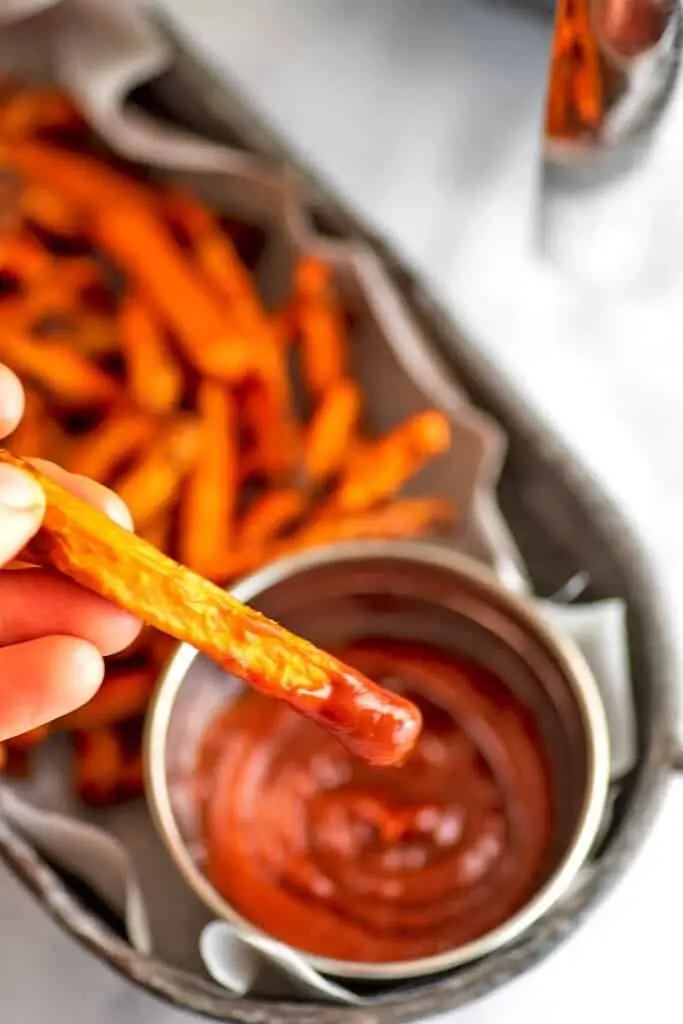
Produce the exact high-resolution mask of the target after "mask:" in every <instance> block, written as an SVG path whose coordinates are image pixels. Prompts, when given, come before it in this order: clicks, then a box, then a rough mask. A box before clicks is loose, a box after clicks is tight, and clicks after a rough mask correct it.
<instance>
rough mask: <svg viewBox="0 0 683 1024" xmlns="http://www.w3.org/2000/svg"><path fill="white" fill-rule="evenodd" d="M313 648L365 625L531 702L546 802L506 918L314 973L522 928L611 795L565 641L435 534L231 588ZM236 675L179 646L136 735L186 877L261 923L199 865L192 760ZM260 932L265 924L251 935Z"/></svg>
mask: <svg viewBox="0 0 683 1024" xmlns="http://www.w3.org/2000/svg"><path fill="white" fill-rule="evenodd" d="M234 593H235V595H236V596H237V597H238V598H239V599H240V600H242V601H245V602H248V603H249V604H251V605H252V606H253V607H255V608H257V609H258V610H259V611H261V612H264V613H265V614H266V615H268V616H270V617H271V618H274V619H276V620H277V621H279V622H281V623H282V624H283V625H285V626H287V627H288V628H289V629H292V630H294V631H295V632H298V633H301V634H303V635H304V636H307V637H309V638H310V639H312V640H314V641H315V642H316V643H318V644H320V645H322V646H332V645H334V646H336V645H338V644H340V643H344V642H346V641H350V640H353V639H358V638H360V637H364V636H367V635H369V634H370V633H371V634H372V636H374V637H380V638H400V639H403V640H411V639H412V640H417V641H419V642H421V643H427V644H431V645H434V646H436V647H438V648H441V649H442V650H445V651H450V652H453V653H457V654H460V655H463V656H466V657H467V658H470V659H472V660H473V661H475V662H477V663H479V664H480V665H482V666H483V667H484V668H487V669H488V670H489V671H491V672H492V673H493V674H494V675H496V676H497V677H498V678H499V679H500V680H501V681H502V682H503V683H504V684H505V685H507V686H508V687H509V688H510V689H511V690H512V692H513V693H514V694H515V695H516V696H517V697H518V699H520V700H521V701H522V702H523V703H524V704H525V705H526V706H527V707H529V708H531V709H532V711H533V713H534V715H535V717H536V721H537V724H538V726H539V728H540V730H541V734H542V736H543V738H544V741H545V745H546V748H547V753H548V756H549V758H550V770H551V773H552V783H553V791H554V803H555V807H556V814H557V820H556V834H555V836H554V843H553V852H552V863H551V864H550V865H549V868H548V871H547V874H546V877H545V880H544V882H543V883H542V884H541V886H540V888H539V889H538V891H537V892H536V894H535V895H534V896H533V897H532V898H531V900H530V901H529V902H528V903H527V904H526V905H525V906H524V907H522V909H521V910H519V911H518V912H517V913H515V914H514V916H513V917H511V918H510V919H508V920H507V921H506V922H504V923H503V924H502V925H500V926H499V927H497V928H495V929H494V930H492V931H489V932H487V933H486V934H485V935H483V936H481V937H480V938H478V939H476V940H475V941H472V942H469V943H467V944H466V945H462V946H460V947H458V948H456V949H452V950H449V951H447V952H444V953H440V954H438V955H435V956H429V957H424V958H421V959H419V960H414V961H406V962H396V963H355V962H346V961H344V962H342V961H337V960H330V959H327V958H324V957H319V956H313V955H310V954H306V953H303V955H304V956H305V958H306V959H307V960H308V962H309V963H310V964H311V965H312V966H313V967H315V968H316V969H317V970H319V971H321V972H323V973H324V974H327V975H331V976H336V977H345V978H356V979H365V980H368V981H369V980H375V981H381V980H389V979H400V978H415V977H418V976H425V975H428V974H433V973H437V972H441V971H445V970H450V969H452V968H454V967H457V966H460V965H462V964H464V963H467V962H470V961H472V960H474V959H478V958H480V957H482V956H485V955H486V954H489V953H491V952H493V951H494V950H496V949H498V948H500V947H501V946H503V945H504V944H506V943H508V942H510V941H512V940H513V939H516V938H517V937H519V936H520V935H521V934H522V933H523V932H524V931H525V930H526V929H528V928H529V927H530V926H531V925H532V924H533V923H534V922H536V921H537V920H538V919H539V918H540V917H541V916H542V915H544V914H545V913H546V912H547V911H548V910H549V909H550V908H551V907H552V906H553V905H555V904H556V903H557V901H558V900H559V899H560V898H561V897H562V896H563V895H565V893H566V892H567V891H568V889H569V888H570V886H571V885H572V883H573V882H574V881H575V879H576V878H577V875H578V874H579V872H580V870H581V868H582V866H583V865H584V864H585V862H586V860H587V858H588V857H589V856H590V853H591V850H592V848H593V846H594V843H595V841H596V837H597V834H598V830H599V828H600V825H601V821H602V818H603V813H604V809H605V804H606V798H607V789H608V776H609V739H608V731H607V723H606V719H605V714H604V711H603V705H602V700H601V697H600V694H599V691H598V688H597V684H596V682H595V679H594V678H593V676H592V674H591V671H590V669H589V668H588V666H587V664H586V663H585V661H584V660H583V657H582V656H581V654H580V653H579V651H578V650H577V649H576V648H575V647H574V645H573V644H572V643H570V642H568V641H566V640H565V639H563V638H562V637H561V636H559V635H557V634H556V632H555V631H554V630H553V629H552V628H550V627H549V626H548V625H547V623H546V622H545V621H543V620H541V619H540V618H539V616H538V615H537V614H536V612H535V611H534V609H533V607H532V606H531V604H530V603H529V602H528V601H526V600H525V599H522V598H519V597H517V596H514V595H512V594H511V593H509V592H508V591H506V590H505V589H503V588H502V587H501V585H500V584H499V583H498V582H497V581H496V580H495V578H494V577H493V576H492V575H490V574H489V572H488V570H485V569H482V568H481V567H480V566H479V564H478V563H474V562H472V561H471V560H469V559H466V558H464V557H463V556H461V555H458V554H455V553H453V552H452V551H450V550H447V549H444V548H442V547H439V546H436V545H433V544H424V543H406V542H358V543H353V544H348V545H339V546H334V547H331V548H324V549H319V550H317V551H313V552H308V553H305V554H302V555H300V556H296V557H293V558H289V559H287V560H284V561H281V562H278V563H275V564H273V565H270V566H268V567H267V568H264V569H262V570H261V571H260V572H258V573H256V574H254V575H253V576H250V577H249V578H248V579H246V580H244V581H243V582H242V583H240V584H239V586H237V587H236V588H235V590H234ZM241 689H242V684H241V683H240V682H239V681H238V680H236V679H233V678H232V677H230V676H227V675H226V674H225V673H224V672H222V671H221V670H220V669H219V668H218V667H217V666H216V665H214V664H212V663H211V662H209V661H208V659H206V658H205V657H204V656H202V655H199V654H198V653H197V652H196V651H195V650H194V649H193V648H191V647H188V646H182V647H180V648H179V649H178V652H177V653H176V655H175V656H174V657H173V658H172V660H171V662H170V663H169V665H168V667H167V669H166V671H165V673H164V675H163V677H162V679H161V681H160V684H159V687H158V689H157V692H156V695H155V698H154V701H153V703H152V707H151V710H150V715H149V719H148V730H147V739H146V750H145V757H146V773H147V786H148V797H149V803H150V806H151V809H152V813H153V816H154V819H155V822H156V825H157V827H158V829H159V832H160V834H161V836H162V838H163V840H164V842H165V843H166V845H167V847H168V849H169V851H170V853H171V855H172V857H173V859H174V860H175V863H176V865H177V866H178V868H179V869H180V871H181V873H182V874H183V876H184V877H185V879H186V881H187V883H188V884H189V885H190V887H191V888H192V889H193V890H194V891H195V893H196V894H197V895H198V896H199V897H200V899H201V900H202V901H203V902H204V903H205V904H206V905H207V906H208V907H209V908H210V909H211V910H212V911H213V912H214V913H215V914H216V915H217V916H218V917H221V918H224V919H225V920H227V921H230V922H231V923H233V924H234V925H237V926H238V927H241V928H244V929H247V930H251V931H252V932H258V929H255V928H254V926H253V925H251V924H250V923H249V922H248V921H246V920H244V918H242V917H241V916H240V915H239V914H238V913H237V912H236V911H235V910H234V909H233V907H231V906H230V905H229V903H227V902H226V900H225V899H223V897H222V896H221V895H220V893H218V892H217V891H216V889H214V887H213V886H212V884H211V883H210V882H209V881H208V879H207V878H206V876H205V875H204V874H203V872H202V869H201V857H202V840H201V832H200V815H199V806H198V805H199V800H198V797H197V793H196V784H195V779H196V776H195V770H196V764H197V757H198V751H199V748H200V744H201V742H202V739H203V737H204V734H205V730H206V727H207V725H208V724H209V722H210V721H212V720H213V718H214V716H216V715H217V714H219V713H220V711H221V709H223V708H224V707H225V706H226V704H227V703H229V702H231V701H233V700H234V699H235V697H236V696H237V695H238V694H239V692H240V690H241ZM261 934H262V933H261Z"/></svg>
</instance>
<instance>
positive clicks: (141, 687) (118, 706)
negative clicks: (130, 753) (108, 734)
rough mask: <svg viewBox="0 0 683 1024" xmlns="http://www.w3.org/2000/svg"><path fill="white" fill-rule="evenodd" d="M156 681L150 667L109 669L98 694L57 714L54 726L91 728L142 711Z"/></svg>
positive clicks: (122, 719) (87, 730)
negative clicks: (77, 705) (76, 706)
mask: <svg viewBox="0 0 683 1024" xmlns="http://www.w3.org/2000/svg"><path fill="white" fill-rule="evenodd" d="M154 682H155V680H154V674H153V673H152V672H150V670H149V669H148V668H142V669H127V670H121V669H120V670H118V671H117V672H110V673H109V674H108V675H107V678H106V679H105V681H104V683H103V684H102V686H101V687H100V689H99V690H98V691H97V693H96V694H95V696H94V697H93V698H92V699H91V700H90V701H88V703H87V704H84V705H83V707H81V708H78V709H77V710H76V711H71V712H70V713H69V714H68V715H63V716H62V718H58V719H57V721H56V722H55V723H54V728H55V729H60V730H74V731H76V732H90V731H92V730H93V729H102V728H104V727H105V726H109V725H115V724H116V723H117V722H123V721H124V720H125V719H127V718H134V717H136V716H137V715H142V714H143V713H144V711H145V708H146V707H147V702H148V700H149V698H150V696H151V693H152V690H153V689H154Z"/></svg>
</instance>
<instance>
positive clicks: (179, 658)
mask: <svg viewBox="0 0 683 1024" xmlns="http://www.w3.org/2000/svg"><path fill="white" fill-rule="evenodd" d="M379 559H382V560H384V561H387V560H389V561H397V562H408V563H410V564H419V565H423V566H426V567H433V568H438V569H443V570H446V571H448V572H450V573H452V574H453V575H455V576H458V577H460V578H461V579H462V580H463V581H465V582H467V583H469V584H473V585H475V586H477V587H478V588H479V589H480V591H483V592H485V593H487V594H490V595H491V596H492V597H495V600H496V602H497V604H498V605H499V606H500V607H501V608H502V609H503V611H504V612H506V613H508V614H512V615H513V616H515V617H516V618H517V619H518V621H521V622H522V623H523V624H524V625H525V626H526V628H527V629H529V630H530V631H531V632H532V633H535V635H536V638H537V639H538V640H539V641H540V643H541V644H542V645H543V646H545V648H546V650H548V652H549V653H550V654H551V656H552V657H553V659H554V660H555V662H556V664H557V665H558V667H559V669H560V670H561V671H562V674H563V675H564V676H565V678H566V680H567V682H568V683H569V684H570V686H571V690H572V695H573V697H574V699H575V700H576V703H577V706H578V710H579V712H580V715H581V718H582V721H583V726H584V731H585V735H586V739H587V754H588V781H587V784H586V787H585V793H584V797H583V804H582V807H581V811H580V813H579V816H578V821H577V825H576V827H575V829H574V835H573V839H572V841H571V844H570V845H569V847H568V848H567V851H566V852H565V854H564V855H563V857H562V859H561V860H560V862H559V864H558V865H557V867H556V869H555V870H554V871H553V873H552V874H551V876H550V877H549V878H548V879H547V880H546V882H545V883H544V884H543V885H542V886H541V888H540V889H539V890H538V891H537V892H536V893H535V894H534V895H533V896H532V897H531V899H530V900H528V901H527V902H526V903H525V904H524V905H523V906H522V907H521V908H520V909H519V910H518V911H517V912H516V913H515V914H513V915H512V916H511V917H510V918H508V919H507V920H506V921H504V922H503V923H502V924H500V925H498V926H497V927H496V928H493V929H491V930H490V931H488V932H485V933H484V934H483V935H481V936H479V937H478V938H477V939H474V940H472V941H471V942H467V943H465V944H464V945H462V946H458V947H456V948H454V949H451V950H446V951H444V952H441V953H437V954H433V955H431V956H427V957H420V958H418V959H415V960H401V961H389V962H386V963H367V962H364V961H347V960H335V959H331V958H328V957H321V956H316V955H315V954H311V953H309V952H307V951H305V950H301V949H299V948H297V947H295V946H289V945H288V944H287V943H282V944H283V945H285V946H287V948H290V949H293V950H294V951H295V952H296V953H297V954H299V955H300V956H302V957H303V958H304V959H305V960H306V962H307V963H308V964H310V966H311V967H313V968H314V969H316V970H318V971H320V972H321V973H322V974H325V975H329V976H332V977H337V978H348V979H356V980H359V981H377V982H379V981H391V980H393V981H397V980H408V979H416V978H420V977H424V976H426V975H434V974H438V973H441V972H443V971H448V970H453V969H454V968H456V967H461V966H463V965H465V964H467V963H471V962H473V961H475V960H480V959H481V958H482V957H484V956H486V955H488V954H490V953H493V952H495V951H497V950H499V949H501V948H502V947H504V946H507V945H508V944H509V943H511V942H513V940H515V939H518V938H519V937H520V935H521V934H522V933H524V932H525V931H526V930H527V929H529V928H530V927H531V926H532V925H534V924H535V923H536V922H537V921H539V919H540V918H542V917H543V916H544V915H545V914H546V913H548V911H550V910H551V909H552V908H553V907H555V905H556V904H557V903H558V902H559V901H560V900H561V898H562V897H563V896H564V895H566V893H567V891H568V890H569V888H570V887H571V885H572V883H573V882H574V881H575V880H576V879H577V877H578V876H579V874H580V872H581V869H582V867H583V866H584V864H585V863H586V861H587V859H588V857H589V856H590V853H591V850H592V849H593V847H594V845H595V843H596V841H597V839H598V837H599V833H600V829H601V825H602V822H603V816H604V810H605V807H606V804H607V799H608V792H609V785H610V741H609V731H608V725H607V718H606V714H605V710H604V704H603V701H602V697H601V695H600V690H599V687H598V684H597V681H596V680H595V677H594V675H593V672H592V670H591V668H590V667H589V665H588V663H587V661H586V660H585V658H584V656H583V654H582V653H581V651H580V650H579V648H578V647H577V646H576V644H575V643H574V641H573V640H571V639H570V638H569V637H566V636H565V635H564V634H562V633H561V632H559V631H558V630H557V628H556V627H554V626H553V625H551V624H550V623H548V621H547V620H546V619H544V618H543V617H542V616H541V615H540V613H539V612H538V611H537V610H536V608H535V607H534V603H533V599H532V598H530V597H527V596H526V595H523V594H518V593H516V592H512V591H511V590H509V589H507V588H506V587H505V586H504V585H503V584H501V583H500V581H499V580H498V579H497V578H496V576H495V575H494V573H493V572H492V571H491V570H490V569H489V568H488V567H487V566H485V565H484V564H483V563H481V562H478V561H476V560H475V559H473V558H471V557H469V556H466V555H463V554H461V553H460V552H458V551H455V550H453V548H451V547H448V546H446V545H445V544H440V543H432V542H425V541H405V540H398V541H397V540H390V541H382V540H359V541H350V542H346V543H338V544H331V545H325V546H321V547H319V548H315V549H310V550H308V551H304V552H301V553H299V554H295V555H291V556H288V557H286V558H283V559H278V560H276V561H274V562H271V563H269V564H267V565H265V566H263V567H262V568H261V569H259V570H257V571H256V572H254V573H251V574H250V575H248V576H246V577H245V578H243V579H242V580H240V581H239V582H238V583H237V584H236V585H235V586H234V587H231V588H230V590H231V593H232V594H233V595H234V596H235V597H236V598H237V599H238V600H240V601H242V602H244V603H249V602H250V601H252V600H254V599H256V598H257V597H258V596H259V595H260V594H261V593H263V592H265V591H267V590H268V589H269V588H270V587H271V586H273V585H275V584H276V583H279V582H282V581H285V580H291V579H292V578H294V577H296V575H298V574H299V573H300V572H303V571H307V570H309V569H314V568H317V567H319V566H327V565H330V564H334V563H337V564H339V563H343V562H354V561H359V560H379ZM199 653H200V652H198V651H196V650H195V649H194V648H193V647H190V645H189V644H180V645H179V646H178V648H177V649H176V651H175V653H174V654H173V655H171V657H170V659H169V660H168V662H167V664H166V666H165V667H164V669H163V670H162V672H161V674H160V676H159V680H158V683H157V686H156V687H155V691H154V694H153V696H152V700H151V702H150V706H149V710H148V714H147V719H146V724H145V736H144V744H143V759H144V775H145V790H146V796H147V803H148V806H149V808H150V812H151V815H152V819H153V821H154V824H155V827H156V829H157V831H158V833H159V835H160V836H161V839H162V841H163V842H164V845H165V846H166V848H167V850H168V852H169V853H170V855H171V858H172V860H173V861H174V863H175V866H176V868H177V869H178V871H179V872H180V874H181V876H182V877H183V878H184V880H185V882H186V884H187V885H188V886H189V887H190V889H192V890H193V891H194V893H195V894H196V895H197V896H198V897H199V899H200V900H201V901H202V903H204V905H205V906H206V907H207V908H208V909H209V910H211V911H212V912H213V913H215V914H216V915H217V917H218V918H220V919H222V920H224V921H227V922H228V923H230V924H233V925H235V926H238V927H239V928H241V929H243V930H246V931H247V932H249V933H250V934H252V935H256V936H261V937H266V938H268V939H270V940H271V941H273V940H274V939H275V937H274V936H273V935H271V934H270V933H268V932H265V931H263V930H261V929H260V928H258V927H257V926H256V925H254V924H252V923H251V922H250V921H249V920H248V919H247V918H244V917H242V916H241V915H240V914H239V913H238V912H237V911H236V910H235V909H234V908H233V907H232V905H231V904H230V903H229V902H228V901H227V900H226V899H225V898H224V897H223V896H222V895H221V894H220V893H219V892H218V890H217V889H215V888H214V886H213V885H212V884H211V883H210V882H209V880H208V879H207V878H206V876H205V875H204V874H203V873H202V872H201V870H200V869H199V868H198V867H197V866H196V865H195V863H194V861H193V860H192V858H191V856H190V855H189V853H188V851H187V848H186V846H185V843H184V841H183V839H182V837H181V834H180V831H179V829H178V827H177V824H176V821H175V815H174V812H173V809H172V805H171V800H170V796H169V792H168V787H167V785H166V775H165V771H164V764H165V760H164V753H165V743H166V738H167V734H168V726H169V722H170V718H171V712H172V709H173V705H174V701H175V698H176V696H177V693H178V690H179V688H180V686H181V685H182V683H183V681H184V679H185V677H186V675H187V672H188V671H189V669H190V667H191V666H192V664H193V662H194V661H195V659H196V658H197V657H198V656H199ZM275 941H281V940H278V939H275Z"/></svg>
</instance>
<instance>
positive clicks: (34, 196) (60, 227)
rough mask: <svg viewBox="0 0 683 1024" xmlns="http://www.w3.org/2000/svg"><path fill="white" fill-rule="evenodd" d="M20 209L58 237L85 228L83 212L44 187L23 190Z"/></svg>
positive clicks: (29, 218)
mask: <svg viewBox="0 0 683 1024" xmlns="http://www.w3.org/2000/svg"><path fill="white" fill-rule="evenodd" d="M1 123H2V118H1V117H0V124H1ZM19 209H20V210H21V212H22V214H23V215H24V217H26V218H27V220H30V221H33V222H34V223H36V224H38V225H39V226H40V227H42V228H45V229H46V230H48V231H52V232H54V233H55V234H58V235H77V234H79V233H80V232H82V231H83V230H84V228H85V219H84V216H83V213H82V211H81V210H78V209H76V208H74V206H73V204H72V203H70V202H69V201H68V200H67V199H65V198H64V197H63V196H61V195H60V194H59V193H58V192H55V191H53V190H52V189H49V188H45V187H44V186H42V185H29V186H28V187H27V188H25V189H24V190H23V192H22V193H21V195H20V197H19Z"/></svg>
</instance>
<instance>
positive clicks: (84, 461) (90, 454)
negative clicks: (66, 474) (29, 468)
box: [66, 406, 159, 483]
mask: <svg viewBox="0 0 683 1024" xmlns="http://www.w3.org/2000/svg"><path fill="white" fill-rule="evenodd" d="M158 430H159V427H158V425H157V423H156V422H155V421H154V420H153V419H152V418H151V417H150V416H148V415H147V414H146V413H143V412H141V411H140V410H139V409H135V408H133V407H129V406H127V407H122V408H120V407H114V408H113V409H112V411H111V412H110V413H109V415H108V416H107V417H106V419H105V420H103V422H102V423H100V425H99V426H98V427H96V428H95V429H94V430H92V431H90V433H89V434H88V435H87V436H86V437H85V438H84V439H79V440H78V441H77V442H76V443H74V444H73V445H72V446H71V450H70V452H69V454H68V456H67V460H66V468H67V469H68V470H69V471H70V472H71V473H78V474H80V475H81V476H89V477H92V478H93V479H94V480H98V481H99V482H100V483H107V482H108V481H109V480H110V479H111V477H112V475H113V474H114V473H115V471H116V470H117V469H118V467H119V466H120V465H121V464H122V463H123V462H125V461H127V460H128V459H130V458H132V457H134V456H135V455H136V453H137V452H139V451H140V450H141V449H142V448H143V447H145V446H146V445H149V444H150V442H151V441H152V439H153V438H154V436H155V435H156V434H157V432H158Z"/></svg>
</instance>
